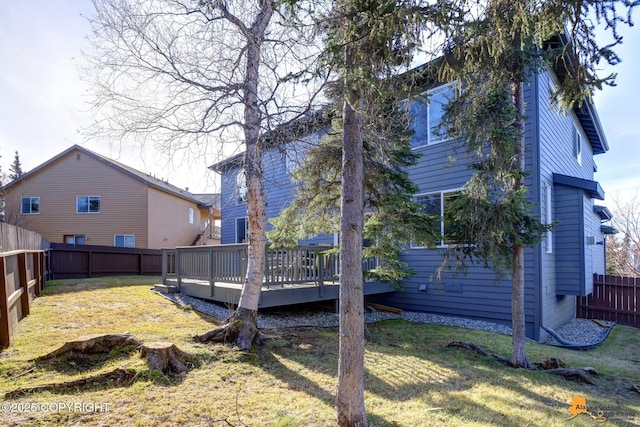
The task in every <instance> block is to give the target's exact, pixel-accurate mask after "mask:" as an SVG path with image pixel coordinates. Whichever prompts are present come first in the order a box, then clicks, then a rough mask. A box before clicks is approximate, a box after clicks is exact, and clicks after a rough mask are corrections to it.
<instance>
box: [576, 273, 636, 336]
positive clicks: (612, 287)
mask: <svg viewBox="0 0 640 427" xmlns="http://www.w3.org/2000/svg"><path fill="white" fill-rule="evenodd" d="M639 308H640V278H638V277H620V276H602V275H598V274H594V275H593V293H592V294H591V295H588V296H586V297H578V299H577V312H576V317H578V318H582V319H602V320H613V321H616V322H618V323H621V324H624V325H629V326H635V327H640V310H639Z"/></svg>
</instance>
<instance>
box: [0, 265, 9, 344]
mask: <svg viewBox="0 0 640 427" xmlns="http://www.w3.org/2000/svg"><path fill="white" fill-rule="evenodd" d="M10 327H11V325H10V323H9V302H8V301H7V267H6V259H5V257H4V255H0V346H2V347H8V346H9V343H10V340H11V337H10V335H9V332H10V331H9V328H10Z"/></svg>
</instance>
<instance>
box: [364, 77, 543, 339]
mask: <svg viewBox="0 0 640 427" xmlns="http://www.w3.org/2000/svg"><path fill="white" fill-rule="evenodd" d="M530 92H531V90H530V88H529V87H525V94H526V97H527V98H526V100H528V99H529V97H530ZM531 128H532V126H531V123H530V122H529V123H528V125H527V130H526V134H525V137H526V144H527V147H528V148H527V154H526V157H525V159H526V168H527V170H528V171H531V170H532V168H533V160H532V157H531V146H532V139H533V138H534V137H535V132H534V131H533V130H531ZM416 152H418V153H420V154H421V155H422V157H421V158H420V159H419V162H418V164H417V165H415V166H412V167H411V168H409V174H410V177H411V179H412V181H413V182H414V183H415V184H416V185H417V186H418V188H419V190H418V192H419V193H430V192H436V191H444V190H454V189H457V188H461V187H463V186H464V185H465V183H466V182H467V181H468V180H469V178H471V176H472V173H473V172H472V171H471V170H469V168H468V165H469V162H470V160H469V159H468V158H467V156H466V154H465V153H464V146H463V144H461V143H459V142H444V143H440V144H435V145H431V146H426V147H421V148H418V149H416ZM452 158H455V161H453V162H452V161H450V159H452ZM531 175H533V174H531ZM531 175H530V176H529V177H527V179H526V184H527V186H528V188H529V189H530V199H531V200H532V201H533V202H534V204H535V203H536V199H535V196H536V194H537V190H535V187H534V183H535V181H534V178H532V176H531ZM532 190H534V191H533V192H532ZM537 208H538V207H537V205H536V209H537ZM536 212H537V211H536ZM525 254H526V255H525V256H526V260H525V321H526V323H527V326H526V328H527V336H529V337H532V338H537V336H538V331H537V328H536V325H537V322H536V318H537V316H538V309H537V304H536V301H537V298H538V297H537V292H538V291H537V288H536V287H537V283H538V279H537V274H536V271H535V268H536V259H537V258H536V252H535V249H532V248H528V249H526V251H525ZM442 259H443V252H442V251H441V250H429V249H411V250H408V251H406V252H404V253H403V254H402V260H403V261H405V262H407V264H408V265H409V267H411V268H412V269H414V270H415V275H413V276H412V277H410V278H408V279H406V280H404V281H402V282H401V283H400V285H401V287H402V290H400V291H397V292H394V293H392V294H389V295H386V296H380V297H376V300H378V301H380V302H383V303H385V304H389V305H392V306H396V307H399V308H403V309H405V310H412V311H427V312H432V313H438V314H443V315H457V316H466V317H474V318H479V319H484V320H488V321H494V322H498V323H502V324H511V290H512V287H511V280H510V276H509V277H505V278H504V279H503V280H501V281H499V282H497V281H496V274H495V272H494V271H492V270H490V269H485V268H483V267H471V268H470V269H469V270H468V272H467V274H466V275H463V274H459V275H458V276H457V277H456V276H455V275H454V274H453V273H451V272H444V273H442V279H441V281H438V279H437V278H436V275H437V269H438V267H439V266H440V265H441V263H442ZM422 285H425V286H426V290H424V291H421V290H420V286H422Z"/></svg>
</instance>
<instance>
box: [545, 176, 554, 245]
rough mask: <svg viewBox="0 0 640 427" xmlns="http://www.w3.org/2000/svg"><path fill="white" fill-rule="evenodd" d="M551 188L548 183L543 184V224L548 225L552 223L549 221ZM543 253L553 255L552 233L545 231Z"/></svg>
mask: <svg viewBox="0 0 640 427" xmlns="http://www.w3.org/2000/svg"><path fill="white" fill-rule="evenodd" d="M551 200H552V199H551V186H550V185H549V184H548V183H545V184H544V202H545V223H546V224H547V225H550V224H552V223H553V221H552V219H551V215H552V213H551ZM545 252H546V253H548V254H552V253H553V232H552V231H551V230H547V232H546V236H545Z"/></svg>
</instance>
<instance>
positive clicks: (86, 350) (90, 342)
mask: <svg viewBox="0 0 640 427" xmlns="http://www.w3.org/2000/svg"><path fill="white" fill-rule="evenodd" d="M128 346H132V347H136V348H137V347H138V346H140V341H138V340H137V339H135V338H133V337H132V336H131V335H130V334H93V335H84V336H82V337H79V338H76V339H75V340H73V341H69V342H66V343H65V344H64V345H62V347H60V348H58V349H56V350H54V351H52V352H51V353H48V354H45V355H44V356H40V357H38V358H36V359H35V360H36V361H39V360H47V359H52V358H54V357H58V356H62V355H64V354H66V353H69V352H76V353H82V354H98V353H109V352H110V351H111V350H113V349H114V348H115V347H128Z"/></svg>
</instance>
